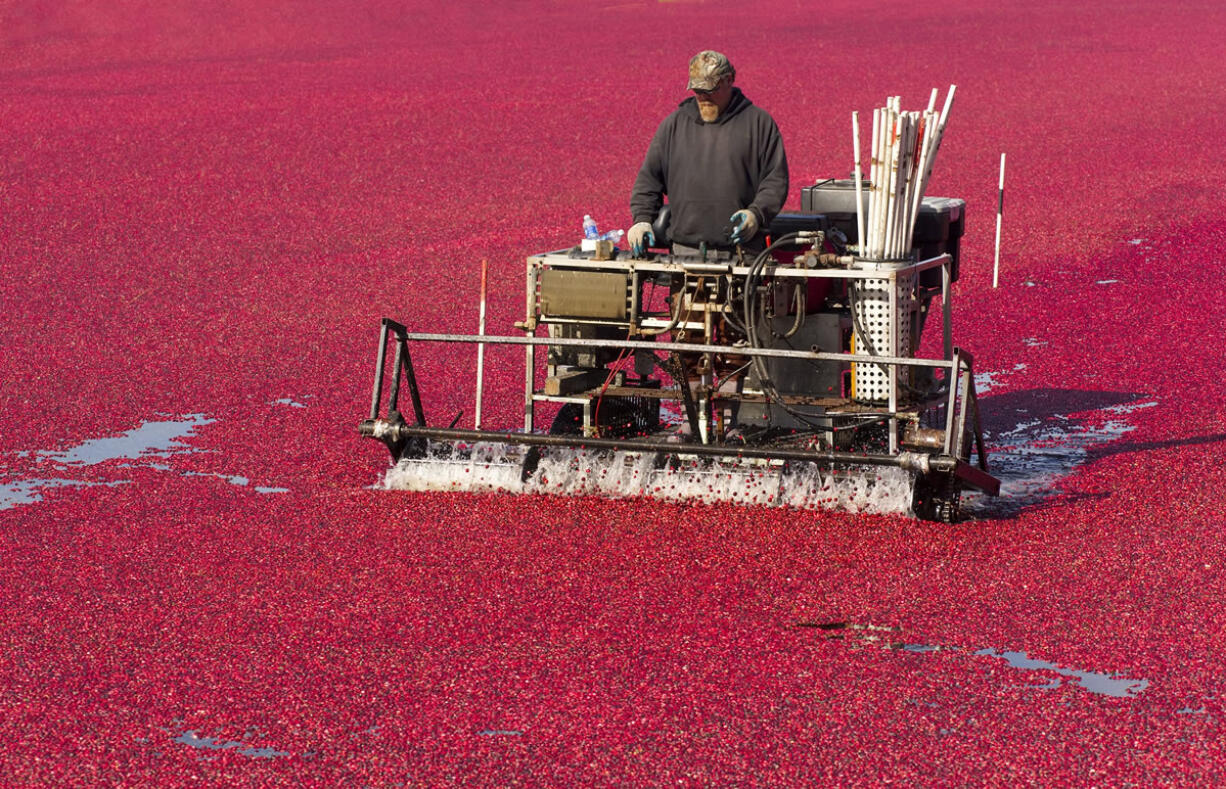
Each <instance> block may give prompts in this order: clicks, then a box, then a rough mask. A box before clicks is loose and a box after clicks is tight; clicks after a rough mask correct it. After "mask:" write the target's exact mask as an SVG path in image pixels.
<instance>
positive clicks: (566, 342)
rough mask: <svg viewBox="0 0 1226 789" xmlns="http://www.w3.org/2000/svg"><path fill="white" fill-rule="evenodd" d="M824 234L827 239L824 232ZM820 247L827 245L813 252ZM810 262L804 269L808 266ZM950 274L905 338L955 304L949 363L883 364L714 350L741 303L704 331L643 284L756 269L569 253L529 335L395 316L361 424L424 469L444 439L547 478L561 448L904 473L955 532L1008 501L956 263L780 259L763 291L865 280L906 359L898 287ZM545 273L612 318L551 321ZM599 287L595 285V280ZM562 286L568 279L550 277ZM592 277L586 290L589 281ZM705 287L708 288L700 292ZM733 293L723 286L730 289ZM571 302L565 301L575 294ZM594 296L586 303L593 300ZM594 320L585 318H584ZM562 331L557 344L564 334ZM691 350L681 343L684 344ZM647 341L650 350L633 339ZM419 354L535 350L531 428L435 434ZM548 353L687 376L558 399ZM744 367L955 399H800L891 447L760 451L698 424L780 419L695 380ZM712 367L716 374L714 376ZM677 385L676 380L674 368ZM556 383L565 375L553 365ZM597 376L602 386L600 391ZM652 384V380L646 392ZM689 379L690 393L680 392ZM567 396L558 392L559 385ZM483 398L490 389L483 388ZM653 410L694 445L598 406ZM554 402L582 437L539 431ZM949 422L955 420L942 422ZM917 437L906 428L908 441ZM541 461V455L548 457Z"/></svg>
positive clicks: (821, 353) (552, 268) (929, 513)
mask: <svg viewBox="0 0 1226 789" xmlns="http://www.w3.org/2000/svg"><path fill="white" fill-rule="evenodd" d="M798 235H799V238H798V239H797V240H796V242H795V243H796V245H797V246H803V245H805V244H809V243H813V242H814V239H813V237H812V236H813V235H814V234H809V235H806V234H798ZM816 235H818V236H820V234H816ZM813 248H814V249H816V248H817V243H813ZM800 260H801V258H797V261H800ZM933 269H940V271H941V284H940V287H939V288H920V287H919V285H918V284H917V285H916V286H915V287H916V288H917V289H918V290H917V298H922V299H923V307H924V309H923V310H919V309H916V310H912V311H911V312H910V313H908V317H907V318H905V319H906V320H910V321H912V322H913V325H912V326H910V327H909V328H910V331H909V332H907V333H906V336H908V337H910V338H913V342H914V343H915V344H918V338H919V335H920V330H921V329H922V323H923V319H924V316H925V314H926V309H927V307H928V305H929V303H930V301H931V299H932V298H934V297H935V296H936V295H937V294H938V293H939V295H940V296H941V297H942V299H941V308H942V317H943V321H942V323H943V325H942V329H943V358H940V359H925V358H919V357H917V356H915V355H880V354H876V353H858V352H857V353H852V352H849V351H848V350H847V349H845V348H839V349H825V350H823V349H820V348H818V347H812V348H810V349H808V350H801V349H791V348H781V347H753V346H750V345H747V344H745V343H744V342H743V341H742V342H739V343H737V344H733V345H729V344H724V343H720V342H713V341H712V338H713V335H715V334H716V333H717V332H713V331H712V325H713V321H718V320H719V319H720V317H721V316H720V313H721V311H723V312H727V311H728V310H730V309H731V307H730V303H731V301H732V299H731V298H729V299H725V300H723V301H719V300H717V301H715V302H711V303H707V304H706V306H704V308H703V310H702V312H703V314H702V315H701V316H698V317H697V318H696V319H695V315H694V314H693V312H687V313H686V315H685V320H684V321H681V320H679V317H678V316H679V314H680V309H679V308H678V309H677V311H676V314H672V315H660V314H653V313H650V312H648V311H645V310H644V309H643V286H644V283H646V282H648V281H660V280H664V281H668V282H671V283H676V282H678V281H680V282H681V283H682V285H681V290H684V289H685V287H686V283H687V282H690V280H691V278H709V281H710V282H712V283H714V282H717V281H718V282H719V283H726V284H727V286H728V290H727V292H728V293H731V292H732V290H731V288H732V286H734V285H736V284H737V283H741V284H744V283H745V282H746V281H747V279H746V278H747V277H750V276H751V274H752V273H753V272H752V266H750V265H747V264H746V261H745V260H744V258H729V259H716V260H709V259H708V260H704V259H699V258H688V257H683V256H672V255H670V256H661V257H657V258H654V259H643V260H639V259H630V258H622V259H614V260H593V259H590V257H585V256H583V255H578V254H577V253H576V252H575V251H574V250H562V251H556V252H550V253H546V254H542V255H534V256H532V257H529V258H528V260H527V263H526V277H525V315H526V317H525V320H523V321H521V322H518V323H517V324H516V326H517V328H520V329H521V330H522V331H523V335H522V336H487V335H483V334H477V335H469V334H429V333H415V332H409V331H408V330H407V328H406V327H405V326H403V325H402V324H400V323H398V322H396V321H393V320H391V319H389V318H384V319H383V322H382V326H381V329H380V337H379V349H378V356H377V359H376V366H375V380H374V387H373V393H372V399H371V409H370V418H369V419H367V420H365V421H363V422H362V423H361V425H360V432H361V433H362V435H365V436H369V437H372V438H376V439H378V440H380V441H382V442H383V443H384V444H385V445H387V447H388V449H389V451H390V452H391V454H392V457H393V459H394V460H397V461H399V460H400V459H402V458H412V457H420V456H422V455H423V454H424V453H425V452H426V446H427V443H428V442H431V441H435V442H437V441H444V442H452V443H453V444H455V445H456V446H465V445H469V446H470V445H472V444H475V443H478V442H497V443H503V444H513V445H525V446H527V447H530V448H533V449H530V450H529V452H528V453H527V457H526V460H525V464H524V471H523V473H524V474H525V475H530V474H531V473H532V472H533V470H534V460H533V457H534V453H537V452H539V448H542V447H549V446H566V447H582V448H586V449H589V450H597V451H625V452H635V453H653V454H655V455H656V456H658V457H662V458H663V457H674V458H676V457H684V458H691V459H701V458H728V459H746V460H747V461H750V460H752V461H756V462H761V461H762V460H766V461H773V462H776V463H784V464H788V463H814V464H818V465H819V466H824V467H835V468H853V467H864V466H869V467H871V466H894V467H898V468H902V469H905V470H907V471H909V472H911V473H912V474H914V475H915V478H916V496H915V503H914V509H915V512H916V514H917V515H919V516H921V517H925V518H928V519H933V520H942V521H952V520H954V519H956V518H957V516H958V498H959V496H960V492H961V490H962V489H963V488H966V487H969V488H974V489H977V490H981V491H984V492H986V493H988V494H989V495H997V494H998V493H999V489H1000V483H999V481H998V480H997V479H995V478H994V477H993V476H992V475H991V474H990V473H989V471H988V462H987V453H986V451H985V448H984V444H983V435H982V431H981V429H980V425H979V413H978V404H977V399H976V396H975V386H974V369H973V366H974V361H973V357H972V356H971V354H970V353H968V352H967V351H965V350H963V349H959V348H957V347H955V346H954V345H953V340H952V329H951V327H952V314H951V299H950V284H951V257H950V255H948V254H941V255H938V256H935V257H932V258H929V259H926V260H919V261H916V260H905V261H865V260H862V259H858V258H852V257H849V256H842V257H837V258H836V257H835V256H832V255H825V256H822V257H821V258H820V262H819V258H817V257H812V258H809V259H808V260H807V263H804V264H802V263H799V262H796V263H794V264H792V265H786V264H780V263H778V262H777V261H775V260H773V259H771V260H770V262H769V264H768V265H766V266H765V267H763V268H760V269H759V274H760V277H761V279H762V280H763V281H768V282H772V283H774V282H778V283H782V284H784V285H801V286H803V285H804V283H806V282H808V281H809V280H812V279H830V280H841V281H843V282H845V283H848V287H849V288H850V287H851V283H854V282H856V281H857V280H877V281H888V283H889V288H888V291H889V304H888V314H889V316H891V321H890V327H889V331H890V333H891V336H892V337H893V338H894V342H892V343H891V347H893V348H897V347H899V346H898V342H897V339H898V337H899V336H900V331H903V328H904V327H901V326H900V321H901V320H903V318H899V317H898V316H900V315H902V314H904V311H902V310H900V309H899V301H898V300H899V298H900V296H899V287H898V282H899V281H900V280H901V279H903V278H914V279H913V280H911V281H912V282H915V283H918V282H919V281H920V280H919V276H920V274H921V273H923V272H926V271H930V270H933ZM545 272H571V273H573V274H574V276H576V277H579V278H580V279H579V281H580V282H581V283H582V282H587V281H589V280H590V281H594V282H596V283H597V286H598V287H599V288H600V289H601V290H600V300H602V301H603V306H602V307H601V308H600V309H598V310H593V311H594V312H602V313H603V314H602V315H601V316H599V317H597V316H593V315H582V314H577V315H562V314H549V313H548V312H547V311H546V309H545V308H547V307H548V305H543V304H542V301H543V299H542V287H541V280H542V276H543V275H544V273H545ZM590 275H596V277H597V278H600V277H603V278H604V279H597V278H592V277H591V276H590ZM549 276H554V277H555V278H556V276H557V275H556V274H551V275H549ZM585 277H586V278H587V279H584V278H585ZM618 277H621V278H622V280H621V281H624V287H625V303H624V305H621V306H619V305H618V304H617V302H618V299H619V296H618V292H617V288H618V287H619V286H618V282H619V280H618ZM699 287H700V288H701V287H702V286H701V285H700V286H699ZM721 287H722V286H721ZM563 295H564V296H565V295H566V294H565V292H563ZM581 295H582V292H581ZM571 311H572V312H582V311H583V310H582V309H578V310H571ZM549 326H552V327H566V326H572V327H586V329H588V330H591V329H592V327H608V328H605V329H604V333H606V334H607V333H608V331H609V330H610V329H617V330H618V331H619V332H620V331H623V330H624V331H625V332H626V338H625V339H616V338H607V337H600V338H585V337H565V336H549V337H542V336H537V330H538V329H539V328H541V327H549ZM561 333H562V331H561V330H559V329H555V330H554V334H555V335H558V334H561ZM663 334H670V335H671V336H672V338H673V339H672V341H668V342H665V341H656V340H655V339H651V338H654V337H656V336H660V335H663ZM679 336H680V337H682V338H683V339H684V341H677V339H678V337H679ZM634 337H647V338H648V339H632V338H634ZM389 341H390V342H392V343H394V356H393V359H392V371H391V376H390V381H388V380H387V379H388V377H389V376H388V375H387V369H386V368H387V350H388V344H389ZM416 343H460V344H478V345H481V346H486V345H505V346H513V345H521V346H523V347H524V353H525V355H524V394H523V397H524V400H523V413H524V419H523V429H522V431H511V430H505V431H502V430H481V429H471V430H470V429H463V428H457V427H456V423H457V422H458V419H459V416H457V417H456V421H453V422H452V424H451V425H450V426H448V427H433V426H428V425H427V424H426V418H425V411H424V408H423V404H422V402H421V393H420V389H419V387H418V384H417V379H416V372H415V370H414V366H413V360H412V357H411V353H410V347H409V346H410V344H416ZM540 346H546V347H549V348H552V349H559V350H560V349H570V350H575V351H582V352H592V353H599V352H601V351H604V352H611V351H612V352H619V353H622V354H626V353H634V352H649V353H651V354H652V358H654V359H655V360H656V362H657V363H659V364H660V365H661V367H663V364H664V360H660V359H659V357H656V356H655V354H656V353H665V354H669V357H670V358H671V359H672V360H674V361H675V362H676V363H677V364H678V365H679V366H678V367H677V368H675V369H676V370H677V371H679V372H680V373H681V374H680V375H676V376H673V378H674V383H675V384H676V385H675V386H672V387H668V388H665V387H663V386H658V387H656V388H647V387H644V386H627V385H625V383H626V382H625V381H624V380H620V381H618V385H616V386H614V385H611V383H612V381H613V380H614V373H613V372H609V373H608V377H607V378H605V380H604V382H603V386H586V385H580V386H579V388H578V389H577V390H574V391H554V392H553V393H549V392H547V391H546V388H548V387H541V386H539V385H538V376H539V370H538V357H537V348H539V347H540ZM727 357H735V358H737V359H750V360H751V361H752V360H753V359H754V358H755V357H756V358H759V359H769V358H773V359H787V360H805V361H808V362H816V363H822V364H827V365H837V366H840V368H842V367H846V366H851V365H876V366H881V369H885V367H889V368H890V369H891V370H893V369H895V368H911V369H923V368H927V369H928V370H929V371H941V370H943V371H944V383H945V386H944V391H938V392H936V393H933V394H931V395H930V396H928V397H916V396H915V395H914V393H912V392H904V391H903V390H902V388H901V387H900V385H899V382H898V375H895V374H890V375H889V376H888V380H889V386H888V397H887V398H883V399H881V400H880V401H878V402H864V401H862V400H856V399H855V398H853V397H848V396H846V393H841V394H840V395H839V396H833V395H814V394H813V393H809V394H800V395H796V394H792V395H783V396H781V397H778V398H775V402H783V404H784V406H785V407H787V406H788V403H790V404H791V405H792V406H796V407H800V406H809V407H816V408H820V409H822V411H823V413H825V414H826V415H827V417H828V418H829V420H837V419H838V418H840V417H847V416H849V415H854V417H855V419H857V420H863V419H865V418H869V419H875V420H876V421H877V423H878V424H884V425H885V428H886V430H885V434H886V435H885V440H884V446H882V447H880V448H879V449H865V448H863V447H855V448H847V447H839V446H832V445H827V446H822V445H821V444H822V442H820V441H814V440H813V439H812V437H810V438H809V440H808V441H806V442H802V443H800V444H798V445H793V446H787V445H781V444H779V443H777V442H776V443H772V444H758V445H756V444H754V443H752V442H744V441H731V440H725V438H726V436H724V435H721V434H720V431H719V430H716V429H714V428H713V423H711V422H704V421H703V419H701V418H699V414H701V415H704V416H705V415H708V414H711V413H713V411H712V409H713V408H714V404H715V403H721V404H728V403H736V402H739V403H748V402H754V403H766V405H767V407H769V405H770V403H771V401H772V398H770V397H769V396H767V395H766V394H765V393H763V392H760V391H759V392H755V391H748V390H742V389H741V388H739V387H738V388H737V390H736V391H724V390H720V391H713V390H712V387H711V385H710V382H709V381H707V382H706V383H705V384H704V382H703V381H692V380H691V379H690V374H688V373H686V370H687V369H689V368H686V367H685V366H684V364H686V363H688V364H691V365H694V366H695V368H700V369H707V370H711V369H712V360H714V359H716V358H727ZM703 365H705V367H703ZM605 371H606V367H605V365H604V364H598V365H595V366H594V367H593V368H592V369H591V370H590V371H589V372H592V373H596V374H597V377H599V375H600V374H602V373H603V372H605ZM667 371H669V372H670V373H671V372H672V370H667ZM548 372H549V373H553V372H554V369H553V366H552V365H550V369H549V370H548ZM590 378H591V377H590V376H589V380H590ZM646 378H647V376H646V375H644V376H643V380H646ZM678 380H682V381H684V382H685V383H684V384H682V383H677V381H678ZM402 382H403V383H404V384H405V385H407V387H408V390H409V396H410V399H411V407H412V414H411V421H409V420H406V419H405V417H404V415H403V414H402V413H401V411H400V403H399V396H400V388H401V385H402ZM547 383H552V384H553V388H554V389H555V390H557V389H558V387H557V385H556V380H554V379H552V378H547ZM477 387H478V397H480V390H481V387H482V382H481V381H480V380H479V379H478V381H477ZM385 389H387V391H388V398H387V410H386V413H385V415H381V413H380V412H381V410H382V395H383V392H384V390H385ZM620 398H648V399H655V400H657V401H658V400H675V401H678V402H680V403H682V404H683V405H684V407H685V415H686V419H687V420H688V421H689V422H690V428H691V429H690V430H689V435H688V436H686V435H680V436H679V435H676V434H672V435H669V436H667V437H660V436H659V435H637V436H636V435H615V436H601V435H599V430H600V426H599V425H597V424H596V423H595V420H594V418H593V414H592V408H591V406H592V404H593V403H599V402H600V401H601V399H604V400H611V399H620ZM542 402H554V403H567V404H574V405H575V406H577V407H581V408H582V418H581V420H580V423H581V427H582V429H581V431H579V432H576V433H573V434H570V433H568V434H564V435H559V434H557V433H556V431H550V432H542V431H540V430H538V426H537V418H536V416H537V415H536V410H537V405H538V404H539V403H542ZM942 412H943V413H942ZM934 414H935V415H936V418H937V419H940V417H941V416H943V422H944V424H943V425H942V426H940V427H937V428H928V429H927V434H926V435H925V436H923V437H922V439H916V436H917V435H918V434H919V433H922V432H924V431H920V430H918V425H919V421H920V419H921V418H922V417H924V416H929V417H931V416H933V415H934ZM904 426H905V427H906V428H907V430H904V429H903V428H904ZM972 453H974V454H975V455H976V456H977V462H975V463H972V462H971V455H972ZM538 457H539V455H538Z"/></svg>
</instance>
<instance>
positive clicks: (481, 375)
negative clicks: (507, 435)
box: [473, 259, 490, 430]
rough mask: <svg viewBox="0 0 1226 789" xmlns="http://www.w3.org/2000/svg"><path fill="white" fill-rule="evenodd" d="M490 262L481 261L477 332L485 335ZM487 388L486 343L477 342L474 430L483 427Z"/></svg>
mask: <svg viewBox="0 0 1226 789" xmlns="http://www.w3.org/2000/svg"><path fill="white" fill-rule="evenodd" d="M489 267H490V263H489V261H488V260H484V259H482V261H481V308H480V311H479V313H478V318H477V334H479V335H480V336H482V337H484V336H485V280H486V274H487V272H488V271H489ZM484 389H485V343H483V342H479V343H477V403H476V406H475V407H474V409H473V410H474V411H475V415H474V416H473V423H474V427H473V429H474V430H480V429H481V394H482V391H483V390H484Z"/></svg>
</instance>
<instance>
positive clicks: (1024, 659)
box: [797, 622, 1150, 699]
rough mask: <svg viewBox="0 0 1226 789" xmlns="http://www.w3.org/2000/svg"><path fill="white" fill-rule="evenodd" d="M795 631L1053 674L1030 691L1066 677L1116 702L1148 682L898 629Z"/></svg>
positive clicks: (834, 625)
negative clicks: (929, 640)
mask: <svg viewBox="0 0 1226 789" xmlns="http://www.w3.org/2000/svg"><path fill="white" fill-rule="evenodd" d="M797 626H798V627H814V628H817V629H819V630H824V631H827V635H826V637H827V638H828V639H833V640H840V641H846V642H848V643H849V645H850V646H852V647H853V648H858V647H863V646H876V647H879V648H882V649H888V650H891V651H897V652H906V653H910V654H914V655H919V656H930V655H934V654H937V653H949V654H954V655H958V656H960V657H963V658H966V657H973V658H995V659H998V660H1003V661H1005V663H1007V664H1008V666H1009V667H1010V668H1013V669H1017V670H1018V671H1034V672H1043V673H1047V674H1052V673H1054V674H1057V675H1059V676H1057V677H1050V678H1049V679H1048V680H1047V681H1046V682H1043V683H1038V684H1033V685H1027V686H1026V687H1027V688H1029V689H1031V690H1055V689H1056V688H1060V687H1062V686H1063V685H1065V684H1066V682H1067V680H1066V679H1062V677H1066V678H1069V679H1072V680H1075V681H1076V684H1075V685H1074V687H1076V688H1078V689H1080V690H1084V691H1086V692H1087V693H1091V694H1094V695H1096V696H1108V697H1111V698H1118V699H1132V698H1136V697H1137V696H1138V695H1139V694H1140V693H1142V692H1143V691H1144V690H1145V689H1146V688H1148V687H1149V685H1150V682H1149V680H1147V679H1134V678H1132V677H1126V676H1123V675H1122V674H1120V673H1115V672H1102V671H1089V670H1086V669H1075V668H1068V667H1066V666H1060V665H1058V664H1056V663H1051V662H1049V661H1046V660H1039V659H1037V658H1032V657H1030V656H1029V655H1028V654H1027V653H1026V652H1023V651H1021V650H1014V651H1008V650H1007V651H1003V652H998V651H997V650H995V649H991V648H976V649H968V648H966V647H961V646H951V645H944V644H923V643H914V642H909V641H906V640H904V639H903V638H901V636H900V635H899V634H900V633H901V630H902V629H901V628H898V627H892V626H883V625H872V624H855V623H851V622H826V623H813V622H798V623H797Z"/></svg>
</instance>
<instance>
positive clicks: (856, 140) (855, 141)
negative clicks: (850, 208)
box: [851, 112, 864, 255]
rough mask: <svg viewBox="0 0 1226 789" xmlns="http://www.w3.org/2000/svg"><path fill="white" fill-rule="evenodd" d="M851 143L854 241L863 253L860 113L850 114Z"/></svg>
mask: <svg viewBox="0 0 1226 789" xmlns="http://www.w3.org/2000/svg"><path fill="white" fill-rule="evenodd" d="M851 145H852V147H853V148H855V155H856V242H857V243H858V244H859V245H860V254H861V255H863V254H864V208H863V206H861V204H860V195H861V194H862V191H861V190H862V189H863V187H862V186H861V184H860V113H858V112H853V113H852V114H851Z"/></svg>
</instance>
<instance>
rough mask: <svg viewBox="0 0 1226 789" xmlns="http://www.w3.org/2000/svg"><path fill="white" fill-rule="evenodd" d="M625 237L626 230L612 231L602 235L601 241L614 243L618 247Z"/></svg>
mask: <svg viewBox="0 0 1226 789" xmlns="http://www.w3.org/2000/svg"><path fill="white" fill-rule="evenodd" d="M624 235H626V231H625V230H610V231H609V232H608V233H605V234H603V235H601V237H600V240H601V241H612V242H613V246H617V245H618V244H620V243H621V240H622V236H624Z"/></svg>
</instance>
